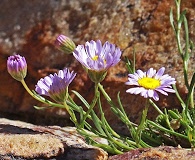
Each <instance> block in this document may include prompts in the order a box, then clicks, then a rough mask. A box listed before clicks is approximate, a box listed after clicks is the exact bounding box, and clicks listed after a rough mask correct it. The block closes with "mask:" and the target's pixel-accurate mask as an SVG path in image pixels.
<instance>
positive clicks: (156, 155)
mask: <svg viewBox="0 0 195 160" xmlns="http://www.w3.org/2000/svg"><path fill="white" fill-rule="evenodd" d="M143 159H144V160H154V159H155V160H174V159H178V160H194V159H195V152H194V151H190V150H186V149H182V148H177V147H169V146H160V147H156V148H145V149H143V148H142V149H136V150H133V151H129V152H126V153H124V154H121V155H115V156H111V157H109V160H143Z"/></svg>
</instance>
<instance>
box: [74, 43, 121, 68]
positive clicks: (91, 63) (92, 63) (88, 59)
mask: <svg viewBox="0 0 195 160" xmlns="http://www.w3.org/2000/svg"><path fill="white" fill-rule="evenodd" d="M73 55H74V57H75V58H76V59H77V60H78V61H79V62H80V63H81V64H82V65H83V66H85V67H86V68H87V69H89V70H94V71H102V70H107V69H108V68H110V67H111V66H114V65H116V64H117V63H118V62H119V61H120V57H121V51H120V49H119V48H116V47H115V45H114V44H111V43H109V42H105V43H104V45H103V46H102V43H101V41H100V40H97V41H96V42H95V41H93V40H91V41H90V42H86V43H85V46H84V45H78V46H77V47H76V49H75V50H74V52H73Z"/></svg>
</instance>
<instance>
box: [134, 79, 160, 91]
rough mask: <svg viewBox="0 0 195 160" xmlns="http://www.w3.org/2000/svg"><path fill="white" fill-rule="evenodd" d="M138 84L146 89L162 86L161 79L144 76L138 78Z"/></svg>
mask: <svg viewBox="0 0 195 160" xmlns="http://www.w3.org/2000/svg"><path fill="white" fill-rule="evenodd" d="M138 84H139V85H140V86H142V87H144V88H146V89H155V88H157V87H159V86H160V80H158V79H154V78H150V77H144V78H141V79H139V80H138Z"/></svg>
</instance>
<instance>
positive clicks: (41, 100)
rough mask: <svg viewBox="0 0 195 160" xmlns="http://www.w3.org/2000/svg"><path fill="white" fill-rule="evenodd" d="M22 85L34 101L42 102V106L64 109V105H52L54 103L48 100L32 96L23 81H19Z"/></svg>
mask: <svg viewBox="0 0 195 160" xmlns="http://www.w3.org/2000/svg"><path fill="white" fill-rule="evenodd" d="M20 82H21V83H22V85H23V86H24V88H25V89H26V91H27V92H28V93H29V94H30V95H31V96H32V97H33V98H34V99H36V100H37V101H39V102H42V103H44V104H48V105H52V106H56V107H58V108H64V105H62V104H58V103H54V102H51V101H49V100H46V99H44V98H43V97H41V96H40V97H38V96H37V95H36V94H34V93H33V92H32V91H31V90H30V89H29V88H28V86H27V85H26V82H25V81H24V80H21V81H20Z"/></svg>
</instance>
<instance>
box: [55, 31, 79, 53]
mask: <svg viewBox="0 0 195 160" xmlns="http://www.w3.org/2000/svg"><path fill="white" fill-rule="evenodd" d="M55 45H56V47H57V48H58V49H59V50H61V51H63V52H64V53H66V54H70V53H72V52H73V51H74V49H75V47H76V46H75V44H74V42H73V41H72V40H71V39H70V38H68V37H66V36H64V35H62V34H61V35H59V36H58V37H57V39H56V41H55Z"/></svg>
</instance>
